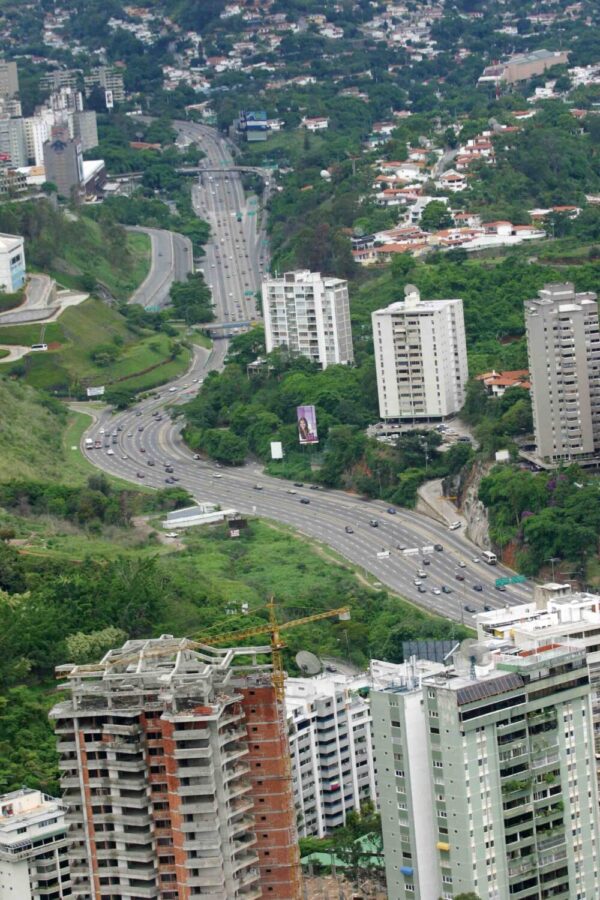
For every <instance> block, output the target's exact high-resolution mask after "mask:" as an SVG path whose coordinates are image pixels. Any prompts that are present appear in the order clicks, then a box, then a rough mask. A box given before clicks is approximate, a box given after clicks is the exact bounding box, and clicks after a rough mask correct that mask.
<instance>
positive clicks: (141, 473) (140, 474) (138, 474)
mask: <svg viewBox="0 0 600 900" xmlns="http://www.w3.org/2000/svg"><path fill="white" fill-rule="evenodd" d="M136 475H137V477H138V478H145V477H146V476H145V475H144V473H143V472H136Z"/></svg>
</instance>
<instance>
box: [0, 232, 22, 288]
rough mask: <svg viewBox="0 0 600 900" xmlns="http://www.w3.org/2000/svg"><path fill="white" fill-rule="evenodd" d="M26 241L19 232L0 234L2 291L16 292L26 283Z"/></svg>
mask: <svg viewBox="0 0 600 900" xmlns="http://www.w3.org/2000/svg"><path fill="white" fill-rule="evenodd" d="M24 247H25V241H24V240H23V238H22V237H21V236H20V235H18V234H0V291H5V292H6V293H7V294H14V293H15V291H18V290H19V289H20V288H22V287H23V285H24V283H25V249H24Z"/></svg>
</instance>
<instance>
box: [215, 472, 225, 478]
mask: <svg viewBox="0 0 600 900" xmlns="http://www.w3.org/2000/svg"><path fill="white" fill-rule="evenodd" d="M222 477H223V476H222V475H221V473H220V472H213V478H222Z"/></svg>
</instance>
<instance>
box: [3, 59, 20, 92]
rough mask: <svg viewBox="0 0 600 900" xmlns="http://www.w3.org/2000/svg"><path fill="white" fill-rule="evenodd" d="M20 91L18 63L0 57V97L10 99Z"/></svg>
mask: <svg viewBox="0 0 600 900" xmlns="http://www.w3.org/2000/svg"><path fill="white" fill-rule="evenodd" d="M18 93H19V75H18V72H17V64H16V63H15V62H8V61H7V60H5V59H0V97H5V98H6V99H10V98H11V97H14V96H15V94H18Z"/></svg>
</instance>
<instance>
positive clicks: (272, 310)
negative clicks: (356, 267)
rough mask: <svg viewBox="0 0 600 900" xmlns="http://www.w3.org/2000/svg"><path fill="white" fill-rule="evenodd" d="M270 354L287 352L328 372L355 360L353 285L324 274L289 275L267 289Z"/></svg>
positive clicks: (266, 283)
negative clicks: (351, 296)
mask: <svg viewBox="0 0 600 900" xmlns="http://www.w3.org/2000/svg"><path fill="white" fill-rule="evenodd" d="M262 299H263V315H264V320H265V335H266V345H267V352H268V353H270V352H271V351H272V350H275V349H277V348H280V347H282V348H287V349H288V350H289V352H290V353H292V354H293V355H299V356H306V357H308V359H310V360H312V361H313V362H315V363H318V364H319V365H321V366H322V367H323V368H324V369H325V368H327V366H330V365H333V364H341V365H347V364H349V363H352V362H353V361H354V352H353V349H352V331H351V328H350V301H349V298H348V282H346V281H344V280H343V279H341V278H329V277H327V276H321V274H320V273H319V272H309V271H297V272H286V273H285V274H284V275H283V276H282V277H275V278H267V279H265V281H263V285H262Z"/></svg>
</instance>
